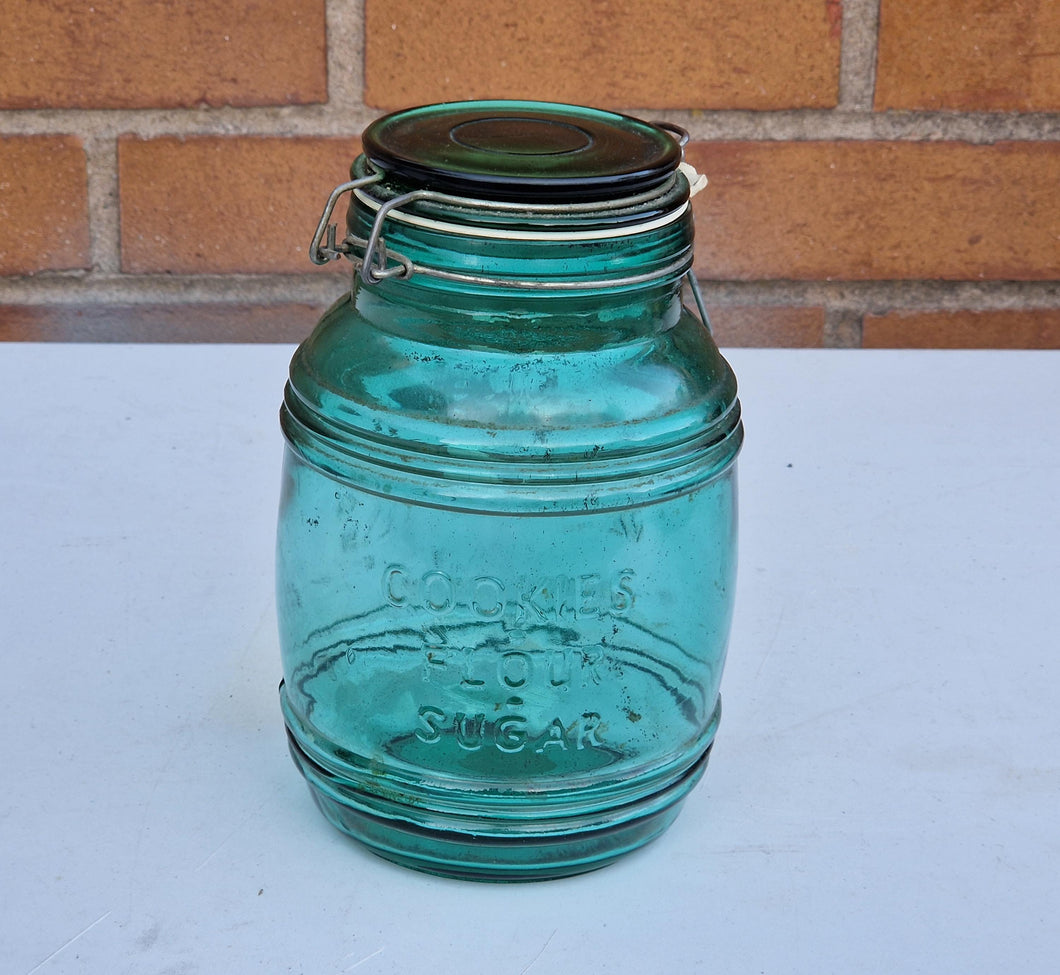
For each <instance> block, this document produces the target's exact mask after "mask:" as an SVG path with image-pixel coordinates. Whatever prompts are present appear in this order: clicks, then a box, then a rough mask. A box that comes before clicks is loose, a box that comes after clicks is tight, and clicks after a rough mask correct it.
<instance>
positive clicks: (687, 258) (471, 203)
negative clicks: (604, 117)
mask: <svg viewBox="0 0 1060 975" xmlns="http://www.w3.org/2000/svg"><path fill="white" fill-rule="evenodd" d="M655 124H657V125H659V127H660V128H668V129H671V128H672V129H673V130H676V131H677V132H679V133H680V134H681V135H683V136H684V139H683V140H682V145H683V143H684V141H687V139H688V135H687V133H685V132H684V130H683V129H678V127H677V126H672V127H671V126H669V125H668V124H667V125H665V126H664V125H663V124H662V123H655ZM679 171H680V172H681V174H682V175H683V176H684V177H685V178H686V179H687V180H688V183H689V197H692V196H694V195H695V194H696V193H698V192H699V191H700V190H702V189H703V187H704V186H705V185H706V177H705V176H702V175H701V174H699V173H697V172H696V171H695V169H693V167H692V166H690V165H689V164H688V163H685V162H682V163H681V164H680V166H679ZM384 175H385V174H384V173H382V172H379V171H373V172H371V173H369V174H368V175H367V176H362V177H360V178H358V179H354V180H350V181H349V182H347V183H341V184H340V185H338V186H336V187H335V189H334V190H332V191H331V195H330V196H329V197H328V200H327V203H326V204H325V205H324V212H323V213H322V214H321V216H320V220H319V222H318V223H317V228H316V232H315V233H314V234H313V240H312V242H311V243H310V245H309V259H310V260H311V261H312V262H313V263H314V264H317V265H324V264H328V263H330V262H331V261H334V260H338V259H339V258H341V257H347V258H349V259H350V261H352V262H353V264H354V267H355V273H359V275H360V278H361V280H362V281H363V282H364V283H365V284H369V285H371V284H379V283H380V282H381V281H385V280H389V279H391V278H399V279H403V280H404V279H407V278H410V277H412V275H413V274H414V273H417V274H426V275H428V276H431V277H438V278H443V279H446V280H451V281H455V282H459V283H464V284H470V285H480V286H487V287H503V288H518V289H527V290H540V291H575V290H583V289H586V288H594V287H616V288H617V287H629V286H635V285H639V284H647V283H650V282H651V281H655V280H660V279H663V278H667V277H673V276H680V275H683V276H685V277H687V279H688V283H689V287H690V289H691V291H692V295H693V298H694V299H695V304H696V308H697V310H698V312H699V317H700V319H701V320H702V322H703V324H704V326H705V327H706V329H707V330H708V331H711V326H710V319H709V318H708V317H707V313H706V309H705V308H704V306H703V299H702V297H701V295H700V292H699V286H698V282H697V281H696V278H695V275H694V274H693V272H692V255H691V252H690V251H689V252H688V253H687V254H683V255H681V257H679V258H678V259H677V260H675V261H672V262H671V263H669V264H667V265H666V266H665V267H661V268H656V269H655V270H653V271H647V272H645V273H643V274H634V275H627V276H625V277H621V278H610V279H607V280H606V281H539V280H515V279H508V278H495V277H489V276H485V275H475V274H466V273H461V272H456V271H444V270H442V269H440V268H432V267H428V266H426V265H422V264H416V263H414V262H413V261H412V260H411V259H409V258H408V257H406V256H405V255H403V254H399V253H397V252H396V251H392V250H390V249H389V248H388V247H387V245H386V242H385V240H384V239H383V225H384V224H385V223H386V220H387V218H388V217H389V216H390V215H391V214H392V213H394V211H398V210H399V209H400V208H401V207H402V206H404V205H406V204H408V203H416V202H418V201H421V200H429V201H432V202H436V203H443V204H450V205H456V206H464V207H483V208H490V209H512V210H524V211H525V210H527V209H528V208H527V207H526V205H525V204H514V203H505V202H502V201H495V200H493V201H491V200H475V199H470V198H466V197H457V196H451V195H449V194H446V193H440V192H438V191H436V190H428V189H418V190H412V191H411V192H409V193H403V194H401V195H399V196H395V197H393V198H392V199H390V200H386V201H385V202H379V203H378V207H377V208H376V213H375V218H374V220H373V221H372V229H371V231H370V232H369V235H368V238H367V239H365V238H362V237H358V236H356V235H354V234H347V235H346V236H345V237H344V238H343V240H342V241H341V243H340V242H339V241H338V228H337V226H336V224H333V223H331V217H332V215H333V214H334V212H335V207H336V206H337V205H338V202H339V200H340V199H341V198H342V197H343V196H344V195H345V194H346V193H353V192H354V191H356V190H358V189H361V188H363V187H367V186H370V185H372V184H374V183H378V182H379V181H380V180H382V179H383V178H384ZM671 185H672V181H671ZM658 193H659V190H652V191H649V192H646V193H641V194H638V195H636V196H634V197H629V198H626V199H623V200H616V201H611V205H612V206H623V205H625V206H628V205H631V204H635V203H640V202H644V201H646V200H649V199H652V198H653V197H655V196H657V195H658ZM361 198H362V199H365V196H362V197H361ZM375 203H376V201H374V200H373V205H374V204H375ZM688 205H689V204H688V203H687V202H686V203H685V204H684V206H682V207H679V208H677V209H676V210H674V211H672V213H671V214H669V215H667V216H666V218H664V219H666V220H669V219H677V218H678V217H679V216H680V215H681V213H683V212H684V210H685V208H686V207H687V206H688ZM532 209H535V210H540V211H541V212H544V213H548V212H579V211H591V210H597V209H600V207H599V205H598V204H595V203H585V204H578V203H575V204H544V205H542V206H540V207H536V208H532ZM648 226H650V224H649V225H648ZM571 239H575V238H574V237H572V238H571ZM391 262H394V263H391Z"/></svg>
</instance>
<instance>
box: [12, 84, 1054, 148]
mask: <svg viewBox="0 0 1060 975" xmlns="http://www.w3.org/2000/svg"><path fill="white" fill-rule="evenodd" d="M339 94H340V96H341V98H342V99H343V100H345V99H346V98H348V97H349V93H346V94H342V93H341V92H340V93H339ZM866 97H868V96H866ZM624 111H627V112H629V113H630V114H632V115H638V116H640V117H642V118H658V119H661V120H666V121H670V122H675V123H677V124H678V125H680V126H682V127H683V128H685V129H687V130H688V131H689V133H690V135H691V137H692V138H693V139H695V140H708V141H718V140H750V141H791V142H800V141H815V140H833V139H838V140H878V141H892V140H898V141H924V140H930V141H958V142H973V143H984V144H988V143H992V142H999V141H1030V142H1048V141H1060V112H1028V113H1015V112H978V113H976V112H912V111H885V112H873V111H868V110H864V109H847V108H838V109H792V110H785V111H764V112H759V111H749V110H727V111H703V110H693V109H668V110H657V109H651V108H644V107H633V108H627V109H624ZM379 114H380V113H379V111H377V110H375V109H371V108H367V107H365V106H363V105H361V104H360V103H357V104H355V105H349V106H346V107H343V106H342V105H341V104H340V103H339V102H338V101H336V103H334V104H331V105H328V106H306V107H304V108H299V107H290V106H288V107H284V108H250V109H243V108H240V109H236V108H221V109H209V110H206V109H164V110H163V109H119V110H102V109H84V110H73V109H41V110H25V111H18V112H16V111H7V110H4V111H0V134H7V135H66V134H69V133H79V132H92V133H94V134H96V135H99V136H107V137H111V138H116V137H118V136H119V135H123V134H126V133H130V134H133V135H138V136H141V137H142V138H155V137H158V136H174V135H175V136H198V135H208V136H210V135H213V136H216V135H223V136H229V137H233V138H240V137H250V138H253V137H257V136H284V137H290V136H293V137H301V138H321V137H323V138H348V137H351V136H357V135H359V134H360V132H361V131H362V130H363V129H364V127H365V126H366V125H367V124H368V123H369V122H371V121H372V120H373V119H375V118H376V117H377V116H378V115H379Z"/></svg>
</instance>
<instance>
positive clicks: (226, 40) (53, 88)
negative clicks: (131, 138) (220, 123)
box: [0, 0, 327, 108]
mask: <svg viewBox="0 0 1060 975" xmlns="http://www.w3.org/2000/svg"><path fill="white" fill-rule="evenodd" d="M3 18H4V24H3V44H2V45H0V108H150V107H182V106H193V105H200V104H201V105H279V104H305V103H309V102H322V101H326V100H327V52H326V37H325V24H324V0H224V2H221V0H203V2H198V3H180V2H175V0H168V2H164V3H144V2H142V0H97V2H96V3H95V4H89V3H86V2H84V0H32V2H28V3H27V2H14V3H6V4H4V13H3Z"/></svg>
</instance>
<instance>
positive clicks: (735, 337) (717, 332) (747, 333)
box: [707, 306, 824, 349]
mask: <svg viewBox="0 0 1060 975" xmlns="http://www.w3.org/2000/svg"><path fill="white" fill-rule="evenodd" d="M707 311H708V313H709V314H710V321H711V325H713V327H714V341H715V342H717V343H718V345H721V346H728V347H730V348H732V347H739V346H743V347H745V348H751V347H754V348H789V349H800V348H820V346H821V345H823V343H824V309H823V308H773V307H769V306H756V307H746V306H742V307H723V308H708V309H707Z"/></svg>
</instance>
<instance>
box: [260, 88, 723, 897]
mask: <svg viewBox="0 0 1060 975" xmlns="http://www.w3.org/2000/svg"><path fill="white" fill-rule="evenodd" d="M417 113H420V114H419V115H418V116H417ZM417 122H419V123H420V124H422V125H424V126H425V128H426V130H427V132H428V136H421V135H419V134H418V133H417V129H416V125H417ZM454 132H455V133H456V136H455V137H454V136H453V133H454ZM409 133H412V134H411V135H410V134H409ZM572 133H573V134H572ZM578 133H582V134H578ZM630 133H632V135H631V134H630ZM627 138H628V140H631V145H632V148H630V146H628V145H625V146H624V140H627ZM388 140H389V142H388ZM447 140H448V141H447ZM364 142H365V149H366V155H365V156H362V157H360V158H359V159H358V160H357V161H356V162H355V164H354V166H353V170H352V176H353V180H351V184H349V187H350V189H349V192H351V196H352V202H351V205H350V211H349V215H348V221H347V235H346V238H345V239H344V240H343V242H342V243H341V244H339V243H338V242H337V240H336V235H335V234H334V232H332V233H331V235H330V237H329V243H328V244H326V245H321V243H320V242H321V241H322V240H323V237H322V230H323V229H324V227H325V225H326V224H327V216H328V214H327V213H326V214H325V219H324V220H322V223H321V229H318V235H317V239H316V240H315V241H314V248H315V249H316V252H317V253H326V254H331V255H338V254H340V253H342V254H346V255H347V256H349V257H351V258H352V259H353V260H354V264H355V272H354V283H353V287H352V289H351V292H350V294H348V295H347V296H345V297H344V298H343V299H341V300H340V301H339V302H337V303H336V305H335V306H334V307H333V308H332V309H330V310H329V312H328V313H327V314H326V315H325V316H324V317H323V319H322V320H321V322H320V324H319V325H318V326H317V328H316V330H315V331H314V333H313V335H312V336H310V338H309V339H307V340H306V342H304V343H303V344H302V345H301V346H300V347H299V349H298V351H297V353H296V354H295V357H294V359H293V360H292V365H291V376H290V381H289V383H288V385H287V389H286V392H285V396H284V404H283V407H282V410H281V423H282V428H283V431H284V435H285V437H286V441H287V450H286V455H285V462H284V487H283V493H282V498H281V506H280V518H279V533H278V545H277V583H278V585H277V593H278V615H279V622H280V636H281V649H282V654H283V663H284V682H283V685H282V690H281V699H282V704H283V711H284V716H285V720H286V723H287V727H288V731H289V738H290V743H291V751H292V755H293V756H294V758H295V761H296V763H297V764H298V765H299V767H300V768H301V770H302V772H303V773H304V775H305V776H306V778H307V780H308V781H309V783H310V786H311V791H312V793H313V795H314V798H315V799H316V801H317V803H318V804H319V805H320V807H321V809H322V810H323V811H324V813H325V815H327V816H328V818H329V819H330V820H331V821H332V822H333V823H335V824H336V825H337V826H339V828H341V829H343V830H345V831H346V832H349V833H350V834H351V835H353V836H355V837H357V838H358V839H360V840H361V841H362V842H364V843H366V844H367V845H368V846H369V847H371V848H372V849H374V850H375V851H376V852H378V853H380V854H382V855H383V856H386V857H389V858H390V859H394V860H397V861H398V862H401V863H405V864H407V865H410V866H414V867H417V868H419V869H423V870H429V871H433V872H438V873H444V874H448V875H451V876H459V877H469V878H474V879H495V880H505V879H533V878H538V877H549V876H558V875H563V874H568V873H574V872H578V871H581V870H586V869H592V868H594V867H597V866H601V865H603V864H604V863H607V862H610V861H611V860H613V859H614V858H615V857H617V856H619V855H620V854H621V853H623V852H625V851H626V850H628V849H632V848H634V847H636V846H639V845H641V844H642V843H644V842H646V841H647V840H649V839H651V838H653V837H654V836H656V835H658V834H659V833H660V832H661V831H662V830H663V829H665V827H666V826H667V825H668V824H669V822H670V821H671V820H672V818H673V816H674V815H676V812H677V809H678V807H679V804H680V800H681V799H682V798H683V797H684V795H685V794H686V793H687V791H688V790H689V789H690V788H691V787H692V785H693V784H694V783H695V781H696V780H697V779H698V777H699V776H700V775H701V774H702V771H703V768H704V766H705V763H706V757H707V754H708V753H709V750H710V747H711V745H712V742H713V738H714V734H715V731H716V728H717V723H718V717H719V714H720V704H719V696H718V689H719V685H720V679H721V671H722V667H723V664H724V657H725V651H726V644H727V639H728V630H729V622H730V617H731V611H732V601H733V583H734V577H735V553H736V494H735V467H734V464H735V457H736V453H737V451H738V449H739V446H740V442H741V438H742V425H741V423H740V414H739V403H738V400H737V398H736V387H735V380H734V378H733V376H732V373H731V371H730V370H729V368H728V366H727V365H726V363H725V362H724V360H723V359H722V358H721V356H720V355H719V353H718V351H717V348H716V347H715V345H714V343H713V342H712V340H711V338H710V335H709V332H708V330H707V329H706V328H705V326H704V324H703V323H702V322H701V321H699V320H698V319H697V318H696V317H695V316H693V315H692V314H691V313H690V312H689V311H687V310H686V309H685V308H683V307H682V305H681V302H680V284H681V280H682V276H683V275H684V273H685V272H686V271H687V270H688V268H689V267H690V265H691V253H692V251H691V246H692V222H691V211H690V208H689V206H688V197H689V183H688V180H687V178H686V176H685V174H684V173H683V172H682V171H680V170H679V169H678V167H677V163H678V162H679V160H680V153H679V150H675V148H674V147H675V145H676V143H674V141H673V139H672V137H671V136H670V134H669V133H668V132H665V131H663V130H661V129H656V128H654V127H652V126H649V125H647V123H642V122H639V121H636V120H633V119H628V118H626V117H624V116H617V115H613V114H612V113H606V112H596V111H593V110H590V109H581V108H576V107H571V106H549V105H542V104H539V103H503V102H490V103H463V104H461V103H456V104H452V105H443V106H428V107H426V108H424V109H416V110H411V111H410V112H405V113H397V114H396V115H394V116H388V117H387V118H385V119H382V120H380V121H379V122H377V123H374V124H373V126H372V127H370V128H369V130H368V131H367V132H366V133H365V140H364ZM601 144H603V145H605V146H607V147H608V148H607V152H605V153H602V151H601V150H600V149H599V146H600V145H601ZM506 146H508V147H511V151H509V150H508V149H506V148H505V147H506ZM571 146H575V148H573V149H572V148H571ZM578 146H580V147H581V148H580V149H579V148H577V147H578ZM580 152H581V153H585V154H588V155H591V156H592V158H589V159H580V160H579V159H573V160H572V159H570V158H566V157H569V156H578V153H580ZM608 153H610V156H615V155H617V156H618V157H620V158H623V159H634V160H635V161H637V166H640V168H639V169H637V168H636V166H627V167H626V168H627V169H628V170H629V173H623V172H622V171H619V172H618V175H617V176H616V175H615V174H614V173H612V172H611V170H610V169H609V168H608V166H606V165H604V163H605V162H606V161H607V159H609V158H610V156H609V155H608ZM638 153H639V155H638ZM498 160H499V161H498ZM491 166H493V167H494V168H495V169H496V170H497V172H496V173H494V172H493V169H491ZM388 167H389V168H388ZM609 173H610V174H611V177H612V178H613V182H614V181H617V185H613V183H609V182H608V176H609ZM432 174H435V175H436V177H437V178H435V175H432ZM579 181H580V182H579ZM439 187H440V188H439ZM472 192H473V194H474V195H469V194H471V193H472ZM579 193H581V194H582V195H583V196H584V197H585V198H584V199H582V198H580V197H579V196H578V194H579ZM333 205H334V200H332V201H331V202H329V206H333Z"/></svg>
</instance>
